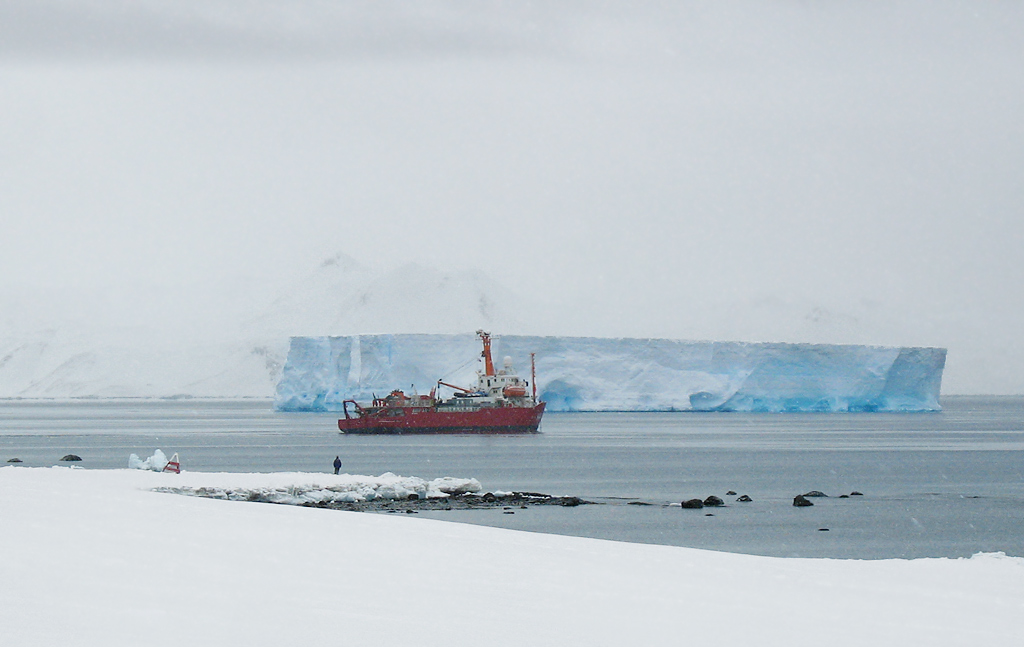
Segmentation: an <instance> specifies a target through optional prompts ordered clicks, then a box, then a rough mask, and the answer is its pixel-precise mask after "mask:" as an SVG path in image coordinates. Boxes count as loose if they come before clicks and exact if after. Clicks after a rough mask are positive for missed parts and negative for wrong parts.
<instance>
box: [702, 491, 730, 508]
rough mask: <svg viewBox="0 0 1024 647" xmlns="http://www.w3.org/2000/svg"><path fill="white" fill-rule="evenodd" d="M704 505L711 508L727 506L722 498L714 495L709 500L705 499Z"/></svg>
mask: <svg viewBox="0 0 1024 647" xmlns="http://www.w3.org/2000/svg"><path fill="white" fill-rule="evenodd" d="M704 505H706V506H707V507H709V508H717V507H720V506H723V505H725V501H723V500H721V499H720V498H718V497H717V496H715V495H714V494H712V495H711V496H709V497H708V498H706V499H704Z"/></svg>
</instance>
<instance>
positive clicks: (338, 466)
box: [334, 456, 341, 474]
mask: <svg viewBox="0 0 1024 647" xmlns="http://www.w3.org/2000/svg"><path fill="white" fill-rule="evenodd" d="M339 470H341V456H335V457H334V473H335V474H337V473H338V471H339Z"/></svg>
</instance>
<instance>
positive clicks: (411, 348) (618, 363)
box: [274, 334, 946, 412]
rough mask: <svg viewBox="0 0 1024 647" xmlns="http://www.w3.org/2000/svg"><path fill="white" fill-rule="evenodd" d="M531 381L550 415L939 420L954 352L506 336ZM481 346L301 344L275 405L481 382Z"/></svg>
mask: <svg viewBox="0 0 1024 647" xmlns="http://www.w3.org/2000/svg"><path fill="white" fill-rule="evenodd" d="M494 351H495V355H496V356H497V357H501V356H503V355H505V356H510V357H511V358H512V359H513V361H514V363H515V365H516V366H517V368H518V369H519V371H520V373H523V374H526V373H528V371H529V361H530V359H529V356H530V353H536V361H537V392H538V395H539V396H540V398H541V399H542V400H544V401H546V402H547V403H548V410H549V411H765V412H778V411H822V412H831V411H938V410H939V409H940V407H939V387H940V385H941V382H942V370H943V368H944V366H945V363H946V349H944V348H893V347H883V346H852V345H842V346H840V345H827V344H782V343H745V342H710V341H678V340H672V339H604V338H595V337H531V336H516V335H505V336H502V337H496V338H495V340H494ZM479 354H480V351H479V342H478V340H477V338H476V336H475V335H473V334H462V335H414V334H408V335H353V336H346V337H293V338H292V339H291V348H290V350H289V352H288V360H287V362H286V364H285V367H284V371H283V373H282V376H281V380H280V382H278V385H277V396H276V399H275V402H274V406H275V408H276V409H277V410H278V411H340V410H341V408H342V402H343V401H344V400H347V399H354V400H358V401H360V402H363V401H366V400H369V399H371V398H372V397H373V396H374V395H384V394H386V393H389V392H390V391H391V390H392V389H395V388H402V389H407V390H409V389H411V390H414V391H415V390H417V389H418V390H420V391H422V392H426V391H428V390H430V389H431V388H432V387H433V386H434V384H435V383H436V382H437V380H438V379H443V380H445V381H446V382H452V383H455V384H472V383H473V382H475V379H473V377H474V371H475V370H477V366H476V365H475V358H477V357H478V356H479Z"/></svg>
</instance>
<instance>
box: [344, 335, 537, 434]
mask: <svg viewBox="0 0 1024 647" xmlns="http://www.w3.org/2000/svg"><path fill="white" fill-rule="evenodd" d="M477 335H479V337H480V340H481V341H482V342H483V352H482V353H481V356H482V357H483V359H484V370H483V371H482V372H479V371H478V372H477V385H476V388H473V389H468V388H464V387H461V386H455V385H454V384H448V383H447V382H442V381H440V380H438V383H437V386H436V387H434V388H433V389H431V390H430V395H416V394H413V395H411V396H410V395H406V394H405V393H404V392H402V391H399V390H394V391H392V392H391V393H390V394H388V395H387V396H386V397H383V398H374V400H373V404H371V405H370V406H366V407H364V406H360V405H359V404H358V403H357V402H356V401H355V400H345V402H344V404H343V410H344V412H345V417H344V418H342V419H340V420H338V428H339V429H340V430H341V431H342V433H346V434H430V433H433V434H438V433H490V434H507V433H533V432H536V431H537V428H538V427H539V426H540V419H541V416H542V415H544V403H543V402H537V385H536V379H535V375H534V373H535V369H534V363H533V354H532V353H531V354H530V381H529V382H527V381H526V380H524V379H522V378H520V377H519V375H517V374H516V371H515V369H514V368H512V358H511V357H506V358H505V361H504V366H503V368H502V369H501V370H499V371H495V370H494V362H493V361H492V360H491V336H490V333H487V332H484V331H482V330H478V331H477ZM442 386H444V387H448V388H451V389H454V390H455V394H454V395H453V396H452V397H451V398H448V399H447V400H440V399H438V398H437V389H438V388H440V387H442ZM349 405H351V410H350V409H349Z"/></svg>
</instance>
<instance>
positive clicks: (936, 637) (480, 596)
mask: <svg viewBox="0 0 1024 647" xmlns="http://www.w3.org/2000/svg"><path fill="white" fill-rule="evenodd" d="M334 478H337V477H334V475H323V474H297V473H291V474H234V473H232V474H228V473H189V472H184V473H182V474H180V475H175V474H167V473H157V472H147V471H141V470H127V469H125V470H84V469H76V468H69V467H54V468H25V467H4V468H0V518H2V519H3V524H2V526H0V568H2V572H3V573H4V579H5V586H4V587H3V588H2V589H0V623H2V626H3V627H4V632H5V636H6V637H7V638H8V639H9V640H11V641H12V644H14V643H17V644H25V645H42V644H55V643H58V642H60V643H62V644H81V645H95V644H104V645H132V644H137V642H138V641H139V639H140V636H141V633H144V634H145V642H147V643H149V644H157V645H164V644H166V645H171V644H175V645H180V644H195V645H214V644H247V645H282V644H312V643H313V642H314V641H323V640H332V641H343V642H346V643H347V644H361V645H363V644H394V645H404V644H417V645H445V646H450V645H458V644H473V645H524V644H534V645H549V644H550V645H555V644H558V645H567V644H591V645H622V644H653V645H662V644H665V645H668V644H680V642H681V641H685V642H693V643H695V644H702V645H741V644H742V645H747V644H759V645H803V644H807V645H809V644H812V643H813V644H821V643H822V642H824V643H827V644H829V645H831V646H834V645H865V644H873V645H908V644H929V645H967V644H985V645H1015V644H1018V641H1019V638H1020V636H1021V635H1022V634H1024V613H1021V610H1022V609H1024V559H1022V558H1015V557H1006V556H1005V555H1001V554H998V553H997V554H979V555H975V556H974V557H972V558H970V559H916V560H896V559H893V560H878V561H858V560H835V559H802V558H789V559H782V558H770V557H757V556H751V555H739V554H729V553H718V552H712V551H705V550H697V549H688V548H678V547H671V546H654V545H641V544H628V543H622V542H613V541H603V540H597V539H584V538H577V537H565V536H557V535H544V534H537V533H527V532H517V531H510V530H502V529H497V528H487V527H480V526H472V525H467V524H458V523H449V522H444V521H436V520H431V519H422V518H419V517H416V516H407V515H394V516H393V515H364V514H350V513H345V512H337V511H333V510H320V509H316V508H303V507H295V506H268V505H253V504H250V503H246V502H230V503H229V502H225V501H217V500H209V499H202V498H197V497H182V496H167V495H164V494H159V493H155V492H153V491H152V490H153V489H154V488H157V487H166V486H175V487H181V486H189V487H287V486H288V485H289V484H291V485H297V484H302V483H307V484H309V483H312V482H313V481H316V482H317V484H323V483H329V482H330V481H331V480H332V479H334ZM526 618H528V621H525V620H517V619H526ZM133 627H134V628H135V629H134V630H133ZM140 632H141V633H140Z"/></svg>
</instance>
